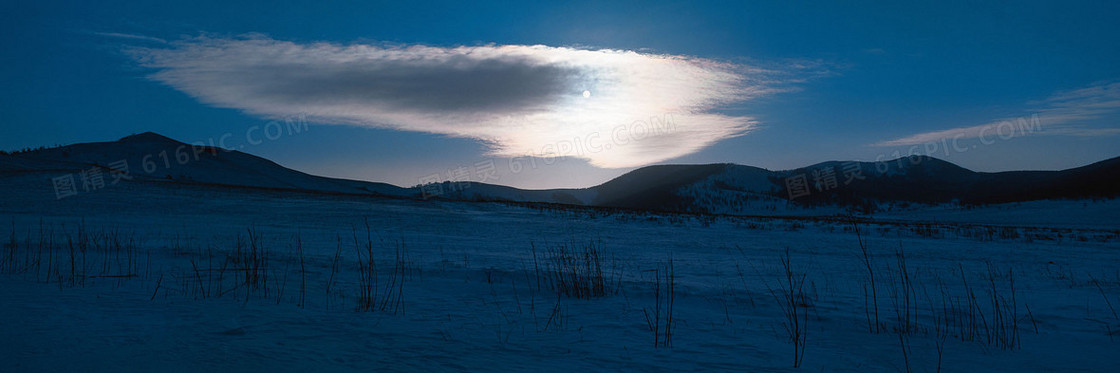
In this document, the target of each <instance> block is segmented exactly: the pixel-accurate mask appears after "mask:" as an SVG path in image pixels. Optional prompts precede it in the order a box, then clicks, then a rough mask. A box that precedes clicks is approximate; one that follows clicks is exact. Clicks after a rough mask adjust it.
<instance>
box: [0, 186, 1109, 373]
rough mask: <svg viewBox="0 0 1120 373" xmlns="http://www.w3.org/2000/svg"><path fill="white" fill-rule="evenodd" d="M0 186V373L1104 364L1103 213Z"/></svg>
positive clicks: (1055, 205) (1083, 367)
mask: <svg viewBox="0 0 1120 373" xmlns="http://www.w3.org/2000/svg"><path fill="white" fill-rule="evenodd" d="M0 181H2V184H0V186H2V188H0V189H3V191H4V192H5V193H0V223H2V226H3V227H4V228H3V229H0V241H2V242H3V243H4V245H3V251H2V253H0V259H2V260H3V264H2V266H0V269H2V270H3V273H2V274H0V289H2V290H0V291H2V294H3V295H4V296H3V298H4V300H3V301H2V302H0V320H3V328H2V331H0V351H2V352H0V356H3V359H2V361H0V371H64V370H80V371H150V370H182V371H199V370H204V369H214V370H222V371H224V370H253V371H266V370H278V371H307V370H313V371H324V370H361V371H369V370H388V371H415V370H422V371H433V370H434V371H464V370H465V371H495V370H497V371H565V372H567V371H583V370H593V371H601V370H629V371H695V370H703V371H709V370H717V371H725V370H739V371H744V370H745V371H785V370H790V369H791V368H792V367H793V365H794V361H795V344H794V343H793V339H794V338H791V336H790V334H791V333H789V331H790V330H799V331H800V335H801V337H802V338H800V339H799V340H803V341H804V344H803V346H802V347H803V355H802V354H800V353H799V354H798V355H799V358H801V359H802V360H801V364H800V365H801V368H802V369H807V370H810V371H861V372H862V371H915V372H933V371H937V370H938V369H939V368H940V370H941V371H950V372H956V371H1113V370H1114V369H1115V368H1116V367H1117V366H1120V354H1117V353H1116V351H1120V349H1118V348H1120V340H1116V339H1120V316H1117V311H1116V310H1115V308H1120V231H1117V230H1116V229H1117V228H1118V226H1117V223H1118V222H1117V219H1116V216H1115V212H1116V210H1115V209H1114V208H1110V207H1109V206H1115V204H1112V202H1102V203H1101V205H1099V206H1105V207H1097V208H1095V209H1094V208H1092V207H1090V205H1092V203H1091V202H1089V205H1083V204H1082V202H1048V204H1047V203H1036V204H1029V205H1028V207H1031V208H1029V209H1025V210H1024V211H1026V212H1023V213H1015V211H1007V210H1006V208H1007V207H1006V206H1004V207H999V208H992V209H990V210H984V211H994V212H985V213H979V212H976V211H973V212H971V213H970V212H943V213H936V212H934V213H924V214H907V215H905V216H901V215H900V216H885V217H884V218H887V219H889V220H891V221H895V222H894V223H883V224H879V223H874V224H873V223H868V222H865V223H861V224H852V223H845V222H839V221H824V220H814V219H797V220H790V219H747V218H729V217H727V218H709V217H703V218H700V217H694V216H688V215H670V214H666V215H654V214H633V213H606V212H602V211H596V210H581V209H573V210H545V209H538V208H531V207H519V206H510V205H505V204H497V203H464V202H439V201H427V202H425V201H411V200H390V199H376V198H366V197H347V196H331V195H314V194H301V193H290V192H270V191H259V190H249V189H218V188H211V187H194V186H183V185H177V184H169V183H121V184H119V185H114V186H111V187H107V188H105V189H102V190H99V191H96V192H91V193H84V194H80V195H78V196H74V197H69V198H64V199H61V200H57V199H55V195H54V193H53V191H52V189H51V188H50V187H51V185H50V182H49V178H48V177H46V176H44V175H43V174H25V175H16V176H11V175H9V176H4V177H3V178H0ZM1039 206H1041V207H1039ZM1046 206H1051V207H1046ZM1095 206H1096V205H1095ZM1001 211H1002V212H1001ZM1048 212H1049V213H1050V215H1049V216H1047V217H1046V218H1045V219H1039V218H1031V217H1029V216H1027V215H1028V213H1029V214H1035V213H1044V214H1045V213H1048ZM969 214H974V215H973V216H975V217H976V219H978V220H969ZM1087 214H1090V215H1091V214H1095V216H1090V217H1086V215H1087ZM1110 214H1111V215H1110ZM946 216H951V217H952V218H945V217H946ZM1062 216H1068V217H1069V219H1063V218H1062ZM942 218H943V219H942ZM1020 218H1021V219H1022V220H1017V219H1020ZM939 219H941V220H939ZM1032 219H1033V220H1032ZM900 220H920V221H926V222H937V221H943V222H944V223H938V224H920V223H900V222H898V221H900ZM972 223H983V224H1001V225H1006V226H1010V227H1013V228H1007V227H1001V226H992V225H982V224H972ZM367 226H368V229H367ZM857 230H858V231H859V235H857V233H856V231H857ZM861 241H862V243H863V245H864V247H865V248H867V249H868V253H869V255H870V257H869V261H870V265H871V272H870V273H869V271H868V267H867V265H866V262H865V258H867V257H865V256H864V255H863V251H862V250H861ZM787 250H788V253H789V254H788V263H789V267H790V269H791V271H792V276H787V273H786V272H785V270H784V267H783V258H786V256H785V255H786V253H787ZM301 252H302V255H301ZM371 253H372V258H373V263H372V264H373V266H372V267H371V266H369V264H370V261H369V258H370V254H371ZM589 253H590V254H596V253H597V254H598V255H597V256H595V255H592V256H588V255H585V254H589ZM336 258H337V260H338V261H337V263H338V264H337V265H335V264H334V263H335V260H336ZM595 258H597V259H595ZM563 259H571V260H570V261H564V260H563ZM670 269H671V273H672V276H667V273H668V272H670ZM363 273H364V274H366V275H367V276H366V277H365V279H366V280H368V281H365V282H364V281H362V279H363ZM557 273H559V274H560V275H562V276H565V277H564V279H565V281H567V282H563V283H561V282H559V281H558V280H557V279H556V277H555V275H556V274H557ZM872 274H873V276H874V281H875V285H874V287H873V288H872V287H871V278H872ZM658 279H660V281H659V280H658ZM801 279H803V285H801V286H798V285H797V282H798V281H799V280H801ZM670 280H671V281H670ZM670 282H672V286H670V284H669V283H670ZM363 283H366V284H369V287H368V288H366V290H367V293H366V294H368V295H369V296H368V298H367V299H365V300H364V301H363V299H362V298H363V297H362V296H361V294H362V289H363V286H362V285H363ZM791 283H792V284H793V285H794V286H793V287H794V288H795V290H794V291H793V292H792V296H791V295H790V294H791V293H790V292H789V290H790V284H791ZM328 289H329V290H328ZM796 289H800V291H797V290H796ZM563 290H568V291H569V292H568V294H564V291H563ZM871 290H874V291H871ZM573 291H588V292H590V293H591V296H590V297H580V296H575V295H574V294H572V292H573ZM872 294H874V295H872ZM790 298H792V299H790ZM670 299H671V300H672V302H669V300H670ZM791 300H792V302H790V301H791ZM876 304H877V307H876ZM670 307H671V310H672V311H671V313H670V312H669V309H670ZM876 309H877V310H878V317H877V318H878V323H875V319H876V316H875V313H876V311H875V310H876ZM787 312H796V315H797V318H796V320H797V321H796V322H791V320H790V318H788V317H786V314H787ZM669 315H671V322H670V321H667V319H668V318H669V317H668V316H669ZM872 324H877V325H872ZM655 325H656V326H655ZM667 329H668V330H669V331H670V332H669V333H668V338H669V340H670V341H669V342H668V343H667V342H666V337H667V336H666V334H667V333H666V332H665V331H666V330H667ZM876 329H878V330H876Z"/></svg>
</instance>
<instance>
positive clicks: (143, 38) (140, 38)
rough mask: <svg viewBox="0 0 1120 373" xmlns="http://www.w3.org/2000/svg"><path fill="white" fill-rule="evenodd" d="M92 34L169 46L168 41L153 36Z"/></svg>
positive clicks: (118, 33) (110, 33) (112, 33)
mask: <svg viewBox="0 0 1120 373" xmlns="http://www.w3.org/2000/svg"><path fill="white" fill-rule="evenodd" d="M92 34H94V35H97V36H104V37H107V38H117V39H128V40H136V41H148V42H154V43H159V44H167V40H163V39H160V38H156V37H151V36H144V35H134V34H125V33H120V32H92Z"/></svg>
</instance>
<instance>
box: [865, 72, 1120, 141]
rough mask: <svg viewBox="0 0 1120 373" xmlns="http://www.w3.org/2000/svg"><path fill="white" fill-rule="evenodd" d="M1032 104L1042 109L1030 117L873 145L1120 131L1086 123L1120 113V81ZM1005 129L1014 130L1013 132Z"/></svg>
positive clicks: (1106, 133)
mask: <svg viewBox="0 0 1120 373" xmlns="http://www.w3.org/2000/svg"><path fill="white" fill-rule="evenodd" d="M1029 104H1030V105H1032V106H1034V107H1037V108H1038V109H1037V110H1036V111H1035V114H1033V115H1032V116H1031V118H1030V119H1027V118H1004V119H999V120H995V121H992V122H989V123H985V124H981V125H977V126H969V127H959V128H951V129H946V130H939V131H931V132H923V133H918V134H914V135H910V136H906V137H902V138H898V139H894V140H889V141H883V142H879V143H875V144H873V145H875V146H908V145H919V144H927V143H935V142H939V141H942V140H945V139H973V138H979V137H981V136H982V135H985V134H987V135H988V136H993V135H997V134H998V135H1001V136H1003V135H1007V136H1028V135H1051V136H1107V135H1116V134H1120V128H1095V127H1089V126H1086V125H1085V124H1084V123H1083V122H1085V121H1089V120H1093V119H1099V118H1102V117H1105V116H1108V115H1114V114H1117V113H1120V82H1112V83H1098V84H1093V85H1091V86H1089V87H1085V88H1081V89H1076V90H1071V91H1062V92H1058V93H1055V94H1054V95H1052V96H1050V97H1049V98H1047V99H1045V100H1041V101H1034V102H1030V103H1029ZM1023 122H1033V123H1023ZM1009 124H1010V126H1009ZM1001 126H1002V128H1001ZM1024 126H1025V127H1024ZM1033 127H1038V129H1040V130H1029V131H1023V130H1020V129H1021V128H1033ZM1005 129H1011V131H1007V130H1005Z"/></svg>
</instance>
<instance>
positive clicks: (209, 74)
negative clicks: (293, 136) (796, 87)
mask: <svg viewBox="0 0 1120 373" xmlns="http://www.w3.org/2000/svg"><path fill="white" fill-rule="evenodd" d="M130 53H131V54H132V55H133V56H134V57H135V58H137V59H138V61H140V63H141V64H142V65H143V66H146V67H149V68H153V69H155V72H154V73H152V75H150V78H151V79H154V80H156V81H159V82H162V83H165V84H167V85H170V86H172V87H174V88H176V89H179V90H181V91H183V92H186V93H187V94H190V95H191V96H193V97H195V98H197V99H198V100H200V101H202V102H204V103H206V104H209V105H214V106H219V107H226V108H235V109H240V110H244V111H246V112H248V113H250V114H253V115H259V116H263V117H270V118H278V117H285V116H290V115H299V114H303V115H306V116H307V117H308V119H309V120H313V121H316V122H322V123H333V124H349V125H359V126H371V127H381V128H393V129H400V130H408V131H421V132H428V133H436V134H444V135H450V136H456V137H466V138H474V139H479V140H482V141H484V142H486V143H487V144H488V145H489V146H490V148H491V152H492V153H493V155H496V156H508V157H515V156H525V155H537V156H541V155H543V156H572V157H577V158H583V159H587V160H588V161H589V162H590V163H591V164H593V165H596V166H599V167H631V166H640V165H645V164H650V163H654V162H659V161H663V160H667V159H671V158H675V157H678V156H682V155H686V154H689V153H692V152H695V151H697V150H699V149H701V148H703V147H705V146H708V145H710V144H712V143H713V142H716V141H718V140H721V139H724V138H728V137H732V136H737V135H741V134H743V133H745V132H747V131H748V130H750V129H751V127H752V125H753V124H754V121H753V120H752V119H751V118H748V117H742V116H733V115H728V114H723V113H719V112H718V110H719V109H721V108H726V107H727V105H729V104H732V103H738V102H742V101H745V100H749V99H750V98H753V97H756V96H758V95H761V94H764V93H767V92H769V90H768V89H767V88H766V87H765V84H763V83H762V80H761V77H762V76H763V75H765V71H762V70H759V69H753V68H750V67H748V66H744V65H741V64H732V63H726V62H719V61H713V60H709V59H702V58H695V57H686V56H673V55H659V54H643V53H636V52H632V51H621V50H584V49H573V48H564V47H549V46H541V45H533V46H527V45H484V46H462V47H453V48H442V47H432V46H423V45H411V46H384V45H369V44H347V45H340V44H333V43H310V44H299V43H294V42H288V41H279V40H273V39H270V38H267V37H263V36H259V35H253V36H246V37H238V38H210V37H200V38H191V39H186V40H181V41H178V42H173V43H171V44H170V46H169V47H160V48H133V49H130ZM585 91H587V92H588V93H590V97H585Z"/></svg>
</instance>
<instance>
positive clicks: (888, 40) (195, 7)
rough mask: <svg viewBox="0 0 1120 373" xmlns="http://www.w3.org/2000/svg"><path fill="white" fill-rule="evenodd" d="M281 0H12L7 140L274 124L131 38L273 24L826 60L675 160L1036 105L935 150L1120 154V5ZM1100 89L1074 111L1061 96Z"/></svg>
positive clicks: (389, 148)
mask: <svg viewBox="0 0 1120 373" xmlns="http://www.w3.org/2000/svg"><path fill="white" fill-rule="evenodd" d="M282 3H283V2H276V1H267V2H264V1H262V2H239V3H237V4H235V2H233V1H218V2H207V1H195V2H185V3H182V4H163V3H162V2H154V3H149V2H125V1H114V2H97V4H94V2H86V1H74V2H53V1H36V2H4V4H2V5H0V14H2V15H0V45H2V47H3V49H2V52H0V84H2V87H3V88H2V89H0V114H2V116H0V120H2V124H0V126H2V127H0V129H2V130H3V131H0V149H8V150H11V149H18V148H22V147H27V146H39V145H53V144H68V143H75V142H88V141H111V140H115V139H117V138H120V137H123V136H127V135H129V134H133V133H138V132H144V131H155V132H158V133H162V134H164V135H167V136H170V137H173V138H176V139H179V140H182V141H187V142H191V141H199V140H206V139H209V138H219V137H221V136H222V135H223V134H225V133H233V134H236V136H235V138H242V137H243V136H242V135H243V134H244V133H245V132H246V130H247V129H248V128H250V127H252V126H261V125H263V124H265V123H266V122H267V121H268V120H267V119H265V118H261V117H258V116H254V115H249V114H246V113H243V112H241V111H239V110H236V109H228V108H216V107H212V106H210V105H207V104H204V103H201V102H199V100H196V99H195V98H193V97H191V96H189V95H187V94H186V93H183V92H181V91H179V90H176V89H175V88H172V87H169V86H167V85H164V84H161V83H159V82H156V81H153V80H151V79H148V78H147V76H148V75H149V74H151V73H152V71H151V70H150V69H147V68H144V67H141V66H140V65H139V64H138V63H137V62H136V61H135V60H134V59H133V58H131V57H129V56H128V55H127V54H125V53H124V52H123V49H124V48H126V47H128V46H145V47H159V44H160V43H158V42H153V41H145V40H141V39H140V38H135V37H123V35H131V36H142V37H150V38H158V39H162V40H168V41H175V40H181V39H184V38H191V37H197V36H199V35H210V36H215V37H237V36H239V35H243V34H247V33H259V34H263V35H266V36H267V37H269V38H271V39H275V40H283V41H291V42H296V43H314V42H331V43H338V44H350V43H366V42H370V43H384V42H389V43H398V44H405V45H413V44H422V45H429V46H439V47H455V46H460V45H468V46H470V45H483V44H491V43H492V44H496V45H506V44H525V45H535V44H543V45H548V46H557V47H577V48H581V49H599V48H610V49H625V50H636V51H643V52H649V53H662V54H673V55H684V56H695V57H701V58H706V59H713V60H720V61H728V62H734V63H743V64H750V65H752V66H760V67H766V68H773V69H777V70H786V69H788V67H789V66H792V65H793V64H800V65H810V66H811V68H810V69H789V70H791V71H793V72H791V73H789V74H788V75H783V76H782V79H785V80H787V81H786V82H783V86H786V87H789V88H792V89H789V90H787V91H785V92H781V93H775V94H770V95H766V96H765V97H762V98H759V99H755V100H751V101H749V102H747V103H744V104H743V105H735V106H734V107H729V108H726V110H727V111H729V112H733V113H735V114H737V115H747V116H751V117H753V118H754V119H755V120H757V121H758V122H759V124H758V126H757V127H756V128H755V129H754V130H753V131H751V132H750V133H748V134H746V135H743V136H739V137H733V138H728V139H724V140H722V141H719V142H717V143H715V144H714V145H712V146H709V147H707V148H705V149H703V150H700V151H699V152H696V153H693V154H691V155H686V156H683V157H678V158H675V159H670V160H668V161H663V162H660V163H717V162H733V163H740V164H747V165H754V166H760V167H765V168H770V169H784V168H793V167H799V166H804V165H808V164H812V163H816V162H820V161H826V160H849V159H853V160H865V161H871V160H876V158H894V157H896V156H897V155H900V154H905V153H906V152H908V151H909V149H911V146H905V145H901V146H882V145H883V144H881V143H883V142H888V141H892V140H897V139H901V138H906V137H908V136H912V135H917V134H920V133H925V132H934V131H940V130H947V129H953V128H963V127H974V126H980V125H984V124H988V123H993V122H996V121H998V120H1002V119H1006V118H1029V117H1030V116H1031V115H1039V116H1040V118H1041V125H1042V128H1043V130H1044V131H1043V132H1042V133H1031V134H1027V135H1024V136H1015V137H1011V138H1007V139H998V141H986V143H980V142H979V140H977V139H962V140H961V141H962V144H964V147H963V148H962V149H967V150H966V151H950V152H945V151H944V149H943V148H939V149H937V150H936V151H934V152H933V153H934V154H931V155H933V156H936V157H939V158H943V159H947V160H949V161H952V162H955V163H958V164H960V165H962V166H964V167H967V168H970V169H974V170H978V171H1002V170H1012V169H1060V168H1068V167H1074V166H1079V165H1084V164H1088V163H1091V162H1094V161H1099V160H1102V159H1106V158H1111V157H1115V156H1118V155H1120V134H1118V133H1117V132H1118V131H1117V129H1118V128H1120V121H1118V119H1120V112H1118V111H1117V110H1115V109H1117V106H1116V105H1114V104H1115V102H1116V100H1117V98H1118V96H1120V95H1118V93H1117V90H1118V89H1120V88H1118V87H1120V86H1116V85H1112V84H1114V83H1116V82H1117V81H1120V48H1117V46H1118V45H1120V26H1118V25H1120V22H1117V19H1120V2H1115V1H1097V2H1088V1H1085V2H1082V1H1053V2H1039V1H1007V2H999V1H990V2H984V3H983V4H971V3H970V2H947V1H938V2H929V3H928V4H925V5H915V4H911V3H912V2H893V1H883V2H836V3H822V2H777V1H775V2H741V1H732V2H704V3H699V2H681V3H667V2H666V3H659V4H650V3H646V2H556V3H550V4H533V5H524V4H523V3H522V2H485V3H479V4H470V3H467V2H461V1H453V2H446V3H423V4H421V3H418V2H407V3H406V2H401V3H378V2H367V1H360V2H347V3H345V4H343V3H342V2H338V3H335V2H330V3H327V2H320V3H316V4H290V5H284V4H282ZM114 35H116V36H114ZM1086 89H1087V90H1089V91H1091V92H1089V93H1086V94H1084V95H1076V96H1077V99H1078V100H1079V101H1077V102H1076V103H1075V104H1073V107H1070V105H1065V106H1063V105H1060V104H1055V103H1054V102H1055V101H1054V100H1055V99H1054V97H1066V96H1069V95H1071V93H1070V92H1074V91H1077V90H1086ZM1063 95H1064V96H1063ZM1048 100H1050V101H1048ZM1094 105H1095V106H1094ZM1057 110H1062V111H1060V112H1058V111H1057ZM1047 113H1058V114H1063V115H1064V114H1070V115H1074V116H1076V117H1077V118H1076V119H1075V120H1064V119H1061V120H1059V119H1052V117H1051V116H1048V115H1047ZM1055 115H1057V114H1055ZM1066 116H1068V115H1064V116H1060V117H1053V118H1065V117H1066ZM1048 122H1049V123H1048ZM1050 128H1053V130H1051V131H1050V132H1046V130H1047V129H1050ZM991 137H992V136H989V138H991ZM242 142H243V141H242ZM876 144H878V145H876ZM242 149H243V150H244V151H247V152H249V153H252V154H256V155H260V156H263V157H266V158H269V159H272V160H275V161H277V162H278V163H280V164H282V165H285V166H288V167H292V168H295V169H298V170H301V171H305V172H309V173H313V174H320V175H327V176H339V177H347V178H355V179H366V180H375V181H386V182H390V183H394V184H398V185H412V184H416V183H417V182H418V180H419V178H421V177H425V176H428V175H432V174H443V175H446V174H447V171H448V170H449V169H453V168H455V167H458V166H471V165H473V164H475V163H477V162H480V161H484V160H488V159H492V157H490V156H487V155H486V146H485V144H483V143H481V142H479V141H476V140H471V139H464V138H451V137H447V136H444V135H437V134H427V133H419V132H407V131H394V130H388V129H374V128H366V127H355V126H344V125H326V124H323V125H320V124H315V123H313V124H312V125H311V127H310V129H309V130H308V131H307V132H305V133H301V134H296V135H292V136H284V137H282V138H280V139H277V140H275V141H266V142H264V143H262V144H260V145H255V146H247V147H245V148H242ZM923 152H924V150H923ZM494 159H495V161H496V164H498V165H499V167H497V168H498V169H499V170H500V172H499V174H500V179H499V180H497V181H494V180H491V182H496V183H498V184H506V185H513V186H519V187H538V188H541V187H574V186H590V185H593V184H597V183H599V182H602V181H605V180H607V179H609V178H611V177H614V176H617V175H619V174H621V173H623V172H625V171H628V170H630V169H632V168H621V169H604V168H597V167H593V166H590V165H588V164H587V163H586V162H585V161H582V160H578V159H564V160H562V161H560V162H557V163H554V164H553V165H549V166H544V165H543V162H542V166H540V167H538V168H537V169H536V170H532V169H530V170H526V171H523V172H520V173H517V174H513V173H510V172H507V171H508V169H507V168H506V167H505V164H506V162H507V160H506V159H505V158H494Z"/></svg>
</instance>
